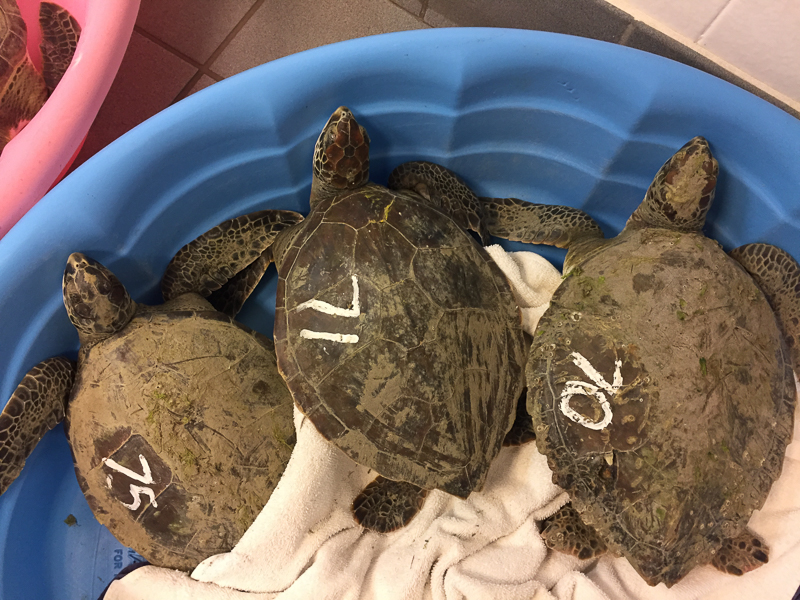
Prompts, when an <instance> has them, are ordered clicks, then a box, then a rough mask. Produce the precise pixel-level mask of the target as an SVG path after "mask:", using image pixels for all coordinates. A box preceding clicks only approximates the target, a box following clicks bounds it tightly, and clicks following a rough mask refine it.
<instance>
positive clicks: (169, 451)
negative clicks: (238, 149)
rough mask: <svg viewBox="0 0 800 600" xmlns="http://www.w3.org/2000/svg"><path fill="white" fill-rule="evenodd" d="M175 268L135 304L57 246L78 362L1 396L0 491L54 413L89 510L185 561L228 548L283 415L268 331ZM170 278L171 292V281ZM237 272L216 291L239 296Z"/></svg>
mask: <svg viewBox="0 0 800 600" xmlns="http://www.w3.org/2000/svg"><path fill="white" fill-rule="evenodd" d="M293 214H294V213H279V215H280V216H281V217H282V221H281V222H280V223H277V222H276V219H274V218H273V217H274V215H265V216H262V219H261V222H260V223H259V224H260V228H259V230H260V232H261V233H260V235H264V236H265V237H270V236H273V237H274V235H275V234H276V233H277V231H278V230H279V229H280V228H281V227H283V226H285V224H286V223H288V222H291V220H292V218H293ZM252 218H253V219H258V218H259V216H258V215H256V216H253V217H252ZM247 219H248V218H245V217H243V218H240V219H239V223H243V222H244V221H245V220H247ZM233 252H235V253H237V254H247V249H246V248H240V249H236V250H233ZM224 258H225V257H222V256H221V257H219V259H220V260H223V259H224ZM184 267H185V265H184V264H183V262H182V261H181V260H180V259H177V260H173V262H172V263H171V265H170V267H169V270H168V272H167V276H166V277H165V279H167V280H168V281H169V282H170V283H168V284H166V285H165V286H164V288H163V293H164V295H165V297H167V298H168V300H167V302H166V303H164V304H161V305H157V306H147V305H144V304H138V303H136V302H134V301H133V300H132V299H131V297H130V295H129V294H128V292H127V290H126V289H125V287H124V286H123V285H122V283H121V282H120V281H119V279H117V277H116V276H115V275H114V274H113V273H112V272H111V271H109V270H108V269H107V268H106V267H104V266H103V265H101V264H100V263H98V262H96V261H95V260H93V259H91V258H89V257H88V256H85V255H83V254H80V253H74V254H72V255H70V256H69V258H68V260H67V265H66V268H65V269H64V277H63V285H62V289H63V297H64V306H65V307H66V309H67V314H68V316H69V318H70V321H71V322H72V324H73V325H74V326H75V328H76V329H77V331H78V336H79V339H80V350H79V352H78V362H77V366H76V364H75V363H73V362H72V361H71V360H68V359H67V358H65V357H61V356H58V357H54V358H49V359H46V360H44V361H42V362H41V363H39V364H37V365H36V366H34V367H33V368H32V369H31V370H30V371H29V372H28V374H27V375H26V376H25V378H24V379H23V380H22V382H21V383H20V384H19V386H18V387H17V389H16V391H15V392H14V394H13V395H12V396H11V399H10V400H9V401H8V403H7V404H6V406H5V408H4V410H3V412H2V414H0V493H2V492H4V491H5V490H6V489H7V488H8V486H9V485H10V484H11V483H12V482H13V481H14V479H15V478H16V477H17V476H18V475H19V473H20V471H21V469H22V466H23V464H24V462H25V459H26V458H27V456H28V455H29V454H30V452H31V451H32V449H33V447H34V446H35V444H36V443H37V442H38V441H39V439H40V438H41V437H42V435H43V434H44V433H45V432H46V431H47V430H48V429H50V428H52V427H53V426H54V425H55V424H56V423H57V422H59V421H61V420H62V419H63V418H64V416H65V413H66V427H65V431H66V433H67V438H68V440H69V444H70V449H71V450H72V455H73V460H74V463H75V473H76V475H77V478H78V483H79V484H80V487H81V489H82V490H83V493H84V495H85V496H86V500H87V501H88V503H89V506H90V507H91V509H92V512H93V513H94V515H95V516H96V517H97V520H98V521H100V522H101V523H102V524H104V525H106V526H107V527H108V528H109V530H110V531H111V533H113V534H114V535H115V536H116V537H117V539H118V540H119V541H120V542H122V543H123V544H125V545H127V546H130V547H132V548H133V549H134V550H136V551H137V552H139V553H140V554H141V555H142V556H144V557H145V558H146V559H147V560H148V561H150V562H151V563H152V564H155V565H159V566H164V567H171V568H177V569H184V570H191V569H192V568H194V567H195V566H196V565H197V564H198V563H199V562H200V561H202V560H203V559H205V558H207V557H208V556H211V555H214V554H219V553H221V552H227V551H229V550H230V549H231V548H232V547H233V546H234V545H235V544H236V542H237V541H238V540H239V538H240V537H241V536H242V534H244V532H245V531H246V530H247V528H248V527H249V526H250V524H251V523H252V522H253V520H254V519H255V517H256V516H257V515H258V513H259V512H260V511H261V508H262V507H263V506H264V504H265V503H266V501H267V500H268V499H269V497H270V495H271V493H272V490H273V489H274V488H275V486H276V485H277V483H278V481H279V479H280V476H281V474H282V473H283V470H284V467H285V466H286V463H287V462H288V460H289V456H290V454H291V449H292V444H293V440H294V425H293V402H292V398H291V395H290V394H289V391H288V389H287V388H286V385H285V384H284V382H283V380H282V379H281V377H280V375H279V374H278V370H277V366H276V359H275V352H274V347H273V344H272V341H271V340H269V339H268V338H266V337H264V336H263V335H261V334H259V333H257V332H255V331H252V330H250V329H248V328H247V327H245V326H244V325H241V324H240V323H238V322H236V321H235V320H234V319H233V318H232V317H231V316H228V315H225V314H222V313H220V312H219V311H217V310H215V309H214V308H213V307H212V305H211V304H210V303H209V302H208V301H207V300H205V299H204V298H203V297H202V296H201V294H200V293H198V292H205V290H204V289H203V288H202V286H198V284H197V282H196V281H187V280H186V279H182V278H181V277H180V275H175V274H174V271H183V272H191V271H190V270H187V269H185V268H184ZM176 282H180V283H181V285H182V291H181V292H179V293H172V289H171V287H170V286H172V285H174V284H175V283H176ZM244 282H246V279H239V280H237V281H236V282H233V286H232V287H231V288H228V289H227V290H225V291H224V292H220V293H226V294H227V295H228V297H229V298H236V300H237V302H238V303H239V305H241V303H243V302H244V299H245V298H246V297H247V295H248V294H249V291H250V289H251V288H248V287H247V286H246V285H245V286H243V285H242V283H244Z"/></svg>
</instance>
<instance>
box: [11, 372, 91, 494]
mask: <svg viewBox="0 0 800 600" xmlns="http://www.w3.org/2000/svg"><path fill="white" fill-rule="evenodd" d="M74 379H75V363H73V362H72V361H71V360H68V359H66V358H63V357H61V356H57V357H54V358H48V359H47V360H43V361H42V362H40V363H39V364H37V365H36V366H34V367H33V368H32V369H31V370H30V371H28V373H27V374H26V375H25V377H24V378H23V379H22V382H21V383H20V384H19V385H18V386H17V389H16V390H15V391H14V393H13V394H12V395H11V398H10V399H9V401H8V403H7V404H6V407H5V408H4V409H3V412H2V414H0V494H2V493H3V492H5V491H6V489H7V488H8V486H9V485H11V482H12V481H14V480H15V479H16V478H17V476H18V475H19V473H20V471H21V470H22V466H23V465H24V464H25V459H27V458H28V456H30V453H31V452H32V451H33V448H34V447H35V446H36V444H37V443H38V442H39V440H41V439H42V436H43V435H44V434H45V433H46V432H47V431H48V430H50V429H52V428H53V427H55V426H56V425H57V424H58V423H59V422H60V421H61V420H63V419H64V413H65V409H66V404H67V400H68V398H69V394H70V391H71V390H72V382H73V381H74Z"/></svg>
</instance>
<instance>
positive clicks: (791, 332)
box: [729, 243, 800, 376]
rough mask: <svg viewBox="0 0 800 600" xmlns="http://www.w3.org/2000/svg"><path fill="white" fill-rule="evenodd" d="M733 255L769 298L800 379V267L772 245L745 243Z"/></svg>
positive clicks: (788, 255) (783, 251)
mask: <svg viewBox="0 0 800 600" xmlns="http://www.w3.org/2000/svg"><path fill="white" fill-rule="evenodd" d="M729 255H730V257H731V258H733V259H734V260H735V261H736V262H738V263H739V264H740V265H742V267H744V270H745V271H747V272H748V273H749V274H750V276H751V277H752V278H753V280H754V281H755V282H756V284H757V285H758V287H759V288H761V291H762V292H764V295H765V296H766V297H767V301H768V302H769V304H770V306H771V307H772V310H773V311H774V312H775V314H776V315H777V317H778V323H779V325H780V326H781V330H782V332H783V335H784V338H785V340H786V345H787V346H788V348H789V352H790V353H791V355H792V366H793V367H794V372H795V373H796V374H798V376H800V265H799V264H798V263H797V261H796V260H795V259H794V258H792V256H791V255H790V254H789V253H788V252H786V251H785V250H781V249H780V248H778V247H777V246H773V245H771V244H760V243H758V244H745V245H744V246H739V247H738V248H734V249H733V250H731V251H730V253H729Z"/></svg>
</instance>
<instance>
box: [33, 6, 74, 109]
mask: <svg viewBox="0 0 800 600" xmlns="http://www.w3.org/2000/svg"><path fill="white" fill-rule="evenodd" d="M39 26H40V27H41V28H42V41H41V43H40V44H39V48H40V49H41V51H42V76H43V77H44V81H45V84H46V85H47V90H48V92H49V93H50V94H52V93H53V90H54V89H55V87H56V86H57V85H58V82H59V81H61V78H62V77H63V76H64V73H65V72H66V70H67V67H69V63H70V62H71V61H72V57H73V56H74V55H75V49H76V48H77V47H78V39H80V36H81V26H80V25H79V24H78V21H76V20H75V17H73V16H72V15H71V14H70V13H69V11H67V10H66V9H65V8H63V7H61V6H59V5H58V4H54V3H52V2H42V3H41V4H40V5H39Z"/></svg>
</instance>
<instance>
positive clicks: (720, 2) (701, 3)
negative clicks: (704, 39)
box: [611, 0, 730, 41]
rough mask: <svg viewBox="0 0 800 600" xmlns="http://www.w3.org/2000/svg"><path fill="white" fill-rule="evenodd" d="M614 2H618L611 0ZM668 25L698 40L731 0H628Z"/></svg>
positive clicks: (632, 4)
mask: <svg viewBox="0 0 800 600" xmlns="http://www.w3.org/2000/svg"><path fill="white" fill-rule="evenodd" d="M611 1H612V4H614V3H616V2H614V0H611ZM627 2H628V4H630V5H631V6H634V7H636V8H638V9H639V10H640V11H642V12H643V13H645V14H647V15H650V16H651V17H653V18H654V19H658V20H659V21H661V22H662V23H664V25H666V26H667V27H669V28H671V29H673V30H675V31H677V32H678V33H681V34H683V35H685V36H686V37H688V38H690V39H692V40H693V41H697V39H698V38H699V37H700V34H701V33H703V32H704V31H705V30H706V29H707V28H708V26H709V25H710V24H711V22H712V21H713V20H714V19H715V18H716V17H717V15H718V14H719V13H720V11H721V10H722V9H723V8H724V7H725V5H726V4H728V2H730V0H627Z"/></svg>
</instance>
